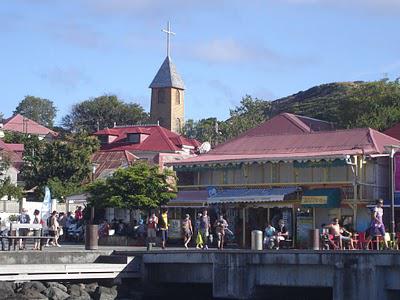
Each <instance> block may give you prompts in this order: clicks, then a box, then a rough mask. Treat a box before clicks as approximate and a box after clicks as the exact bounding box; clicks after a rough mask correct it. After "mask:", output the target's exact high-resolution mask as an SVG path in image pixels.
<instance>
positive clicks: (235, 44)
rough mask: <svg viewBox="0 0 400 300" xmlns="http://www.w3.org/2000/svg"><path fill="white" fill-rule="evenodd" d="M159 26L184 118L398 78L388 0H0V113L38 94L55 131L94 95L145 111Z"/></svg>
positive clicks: (397, 45)
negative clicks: (53, 116)
mask: <svg viewBox="0 0 400 300" xmlns="http://www.w3.org/2000/svg"><path fill="white" fill-rule="evenodd" d="M168 21H170V22H171V28H172V31H174V32H175V33H176V35H175V36H173V37H171V58H172V60H173V62H174V63H175V65H176V66H177V69H178V72H179V73H180V75H181V77H182V78H183V80H184V82H185V86H186V91H185V116H186V119H189V118H191V119H195V120H197V119H201V118H206V117H217V118H218V119H221V120H222V119H225V118H227V117H228V116H229V109H232V108H234V107H235V106H237V105H239V103H240V100H241V98H242V97H243V96H245V95H251V96H253V97H257V98H260V99H265V100H273V99H277V98H280V97H284V96H288V95H291V94H294V93H296V92H298V91H301V90H306V89H308V88H310V87H312V86H314V85H318V84H323V83H329V82H336V81H356V80H364V81H370V80H377V79H381V78H383V77H389V78H390V79H395V78H397V77H400V34H399V33H400V0H263V1H261V0H247V1H239V0H237V1H235V0H220V1H218V0H202V1H188V0H160V1H155V0H154V1H153V0H68V1H62V0H60V1H59V0H2V1H1V3H0V37H1V39H0V41H1V48H0V53H1V56H0V57H1V58H0V62H1V63H0V82H1V83H0V88H1V100H0V103H1V105H0V112H2V113H3V114H4V115H5V116H6V117H8V116H10V115H11V114H12V113H13V111H14V109H15V107H16V106H17V105H18V103H19V102H20V101H21V100H22V99H23V98H24V96H26V95H33V96H37V97H42V98H47V99H50V100H52V101H53V102H54V103H55V106H56V107H57V109H58V114H57V121H56V125H58V124H59V123H60V122H61V119H62V117H63V116H64V115H66V114H68V113H69V112H70V111H71V108H72V106H73V105H74V104H76V103H79V102H81V101H84V100H87V99H89V98H92V97H96V96H100V95H103V94H116V95H117V96H118V97H120V98H121V99H123V100H124V101H126V102H136V103H140V104H141V105H142V106H143V107H144V109H145V110H146V111H149V109H150V89H149V88H148V86H149V84H150V83H151V81H152V79H153V78H154V76H155V74H156V73H157V71H158V69H159V67H160V66H161V64H162V62H163V60H164V59H165V56H166V35H165V34H164V33H163V32H162V29H163V28H165V27H166V24H167V22H168Z"/></svg>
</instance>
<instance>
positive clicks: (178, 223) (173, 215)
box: [165, 191, 208, 240]
mask: <svg viewBox="0 0 400 300" xmlns="http://www.w3.org/2000/svg"><path fill="white" fill-rule="evenodd" d="M207 198H208V192H207V191H180V192H178V194H177V197H176V198H175V199H171V200H170V201H169V202H168V204H167V205H166V206H165V208H167V209H168V218H169V228H168V237H169V239H171V240H180V239H182V238H183V235H182V220H183V218H184V217H185V215H186V214H189V215H190V219H191V220H192V224H193V226H194V223H195V220H196V216H197V214H198V213H200V212H202V211H203V210H204V209H205V208H207Z"/></svg>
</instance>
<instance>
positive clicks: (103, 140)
mask: <svg viewBox="0 0 400 300" xmlns="http://www.w3.org/2000/svg"><path fill="white" fill-rule="evenodd" d="M99 141H100V144H108V135H100V136H99Z"/></svg>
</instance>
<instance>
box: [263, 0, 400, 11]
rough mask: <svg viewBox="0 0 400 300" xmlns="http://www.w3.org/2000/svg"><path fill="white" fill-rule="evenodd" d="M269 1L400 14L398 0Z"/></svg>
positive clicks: (272, 1)
mask: <svg viewBox="0 0 400 300" xmlns="http://www.w3.org/2000/svg"><path fill="white" fill-rule="evenodd" d="M269 2H270V3H273V4H277V3H286V4H293V5H308V6H313V5H318V6H321V7H328V8H339V9H350V10H353V11H367V12H369V13H371V12H372V13H375V14H380V13H390V14H400V1H399V0H269Z"/></svg>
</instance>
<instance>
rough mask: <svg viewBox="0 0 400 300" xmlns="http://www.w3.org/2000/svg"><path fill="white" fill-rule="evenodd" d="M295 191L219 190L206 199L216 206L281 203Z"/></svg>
mask: <svg viewBox="0 0 400 300" xmlns="http://www.w3.org/2000/svg"><path fill="white" fill-rule="evenodd" d="M296 191H298V188H297V187H285V188H270V189H232V190H221V191H216V192H215V193H213V194H211V195H210V197H209V198H208V203H209V204H218V203H254V202H274V201H283V200H284V199H285V196H286V195H288V194H292V193H294V192H296Z"/></svg>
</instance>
